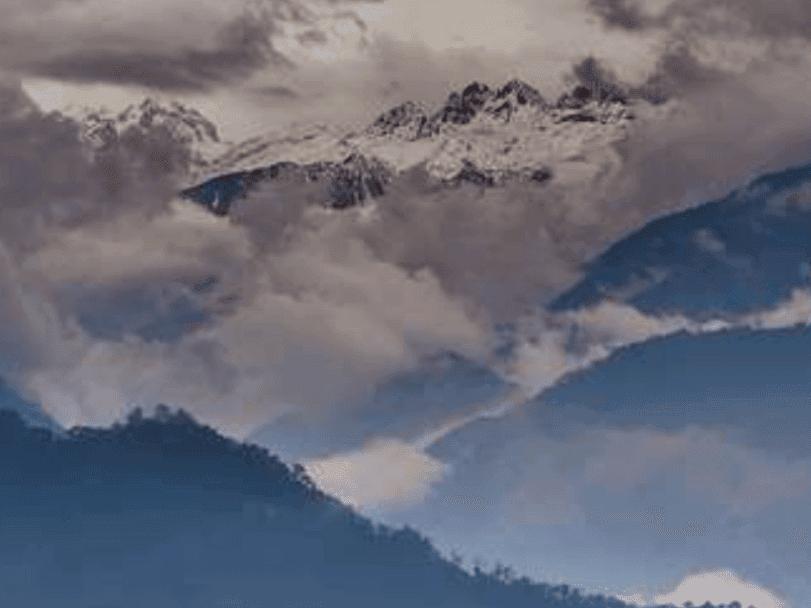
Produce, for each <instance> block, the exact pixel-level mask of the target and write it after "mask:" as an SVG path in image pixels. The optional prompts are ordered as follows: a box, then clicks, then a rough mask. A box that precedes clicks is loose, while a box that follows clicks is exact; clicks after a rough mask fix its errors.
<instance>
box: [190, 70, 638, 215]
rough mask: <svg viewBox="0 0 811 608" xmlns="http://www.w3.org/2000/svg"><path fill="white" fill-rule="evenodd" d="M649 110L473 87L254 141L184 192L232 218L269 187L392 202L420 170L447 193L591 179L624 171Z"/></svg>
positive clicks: (511, 86) (350, 200) (624, 101)
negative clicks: (389, 189) (241, 201)
mask: <svg viewBox="0 0 811 608" xmlns="http://www.w3.org/2000/svg"><path fill="white" fill-rule="evenodd" d="M651 107H652V104H649V103H647V102H644V101H642V100H639V99H633V98H631V97H629V96H627V95H625V94H623V93H622V91H620V90H619V89H618V88H616V87H614V88H610V89H606V88H600V89H599V90H596V89H594V88H588V87H584V86H578V87H575V88H574V89H572V90H571V91H570V92H568V93H566V94H564V95H563V96H562V97H561V98H560V99H559V100H558V101H557V102H556V103H554V104H551V103H548V102H547V101H546V100H545V99H544V98H543V97H542V96H541V95H540V93H539V92H538V91H537V90H535V89H534V88H532V87H531V86H529V85H528V84H526V83H524V82H522V81H520V80H512V81H510V82H508V83H506V84H505V85H503V86H502V87H500V88H497V89H491V88H490V87H488V86H487V85H485V84H480V83H475V82H474V83H472V84H471V85H469V86H467V87H466V88H465V89H464V90H463V91H462V92H461V93H457V92H454V93H452V94H451V95H450V96H449V97H448V99H447V100H446V101H445V103H444V104H442V106H441V107H439V108H431V107H430V106H428V105H427V104H420V103H414V102H407V103H405V104H402V105H400V106H398V107H396V108H392V109H391V110H389V111H388V112H385V113H384V114H382V115H381V116H379V117H378V118H377V119H376V120H375V121H374V122H373V123H372V124H371V125H369V126H368V127H367V128H366V129H364V130H362V131H361V132H359V133H348V134H341V133H339V132H336V131H334V130H332V129H329V128H327V127H323V126H312V127H307V128H304V129H300V130H299V132H297V133H295V132H292V133H289V134H286V135H285V136H277V137H256V138H252V139H250V140H248V141H246V142H242V143H241V144H239V145H237V146H234V147H233V148H231V149H230V150H229V151H228V152H227V153H225V154H224V155H222V156H221V157H219V158H217V159H216V160H214V161H212V162H211V163H210V165H209V168H210V169H211V171H210V172H209V173H208V178H207V179H203V178H202V177H201V176H200V174H194V175H192V176H190V180H193V178H197V177H200V182H198V183H196V184H194V185H193V186H191V187H189V188H187V189H184V190H183V191H182V193H181V195H182V196H183V197H185V198H188V199H191V200H195V201H197V202H199V203H201V204H204V205H206V206H207V207H208V208H209V209H211V210H212V211H214V212H215V213H218V214H223V215H224V214H227V213H228V210H229V209H230V207H231V204H232V203H233V201H235V200H237V199H238V198H239V197H241V196H244V195H245V194H246V193H247V192H249V191H250V190H251V189H252V188H254V187H255V186H256V185H257V184H258V183H259V182H262V181H265V180H276V181H279V182H283V183H289V182H293V183H319V184H322V185H323V187H322V189H321V196H320V197H319V200H318V202H320V203H321V204H322V205H325V206H327V207H333V208H338V209H343V208H347V207H352V206H355V205H359V204H364V203H368V202H369V201H370V200H373V199H375V198H377V197H380V196H382V195H384V194H385V193H386V186H387V184H388V183H389V182H390V181H391V180H392V179H394V178H395V177H396V176H398V175H401V174H403V173H405V172H407V171H409V170H412V169H414V168H415V167H420V168H423V169H424V170H425V171H426V172H427V177H428V178H429V180H431V181H432V182H436V184H435V185H436V187H442V188H455V187H459V186H460V185H461V184H463V183H472V184H475V185H478V186H482V187H500V186H503V185H505V184H506V183H508V182H510V181H513V180H519V181H524V182H530V183H535V184H545V183H547V182H550V180H551V181H556V182H559V183H566V182H568V181H571V180H584V179H586V180H587V179H591V178H592V177H594V176H596V175H597V174H599V173H601V172H602V173H604V172H605V171H606V170H611V169H616V168H617V167H618V166H619V164H620V163H621V159H620V158H619V155H618V153H617V152H616V150H614V149H613V147H612V144H614V143H616V142H618V141H620V140H622V139H624V138H626V137H627V136H628V134H629V132H630V129H631V128H632V125H633V119H634V118H635V117H636V114H637V113H639V112H642V113H643V114H644V113H645V112H648V113H650V110H651Z"/></svg>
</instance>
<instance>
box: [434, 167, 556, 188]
mask: <svg viewBox="0 0 811 608" xmlns="http://www.w3.org/2000/svg"><path fill="white" fill-rule="evenodd" d="M551 178H552V171H551V170H550V169H549V168H547V167H544V168H542V169H535V170H527V171H520V172H518V171H492V170H489V169H479V168H478V167H476V165H474V164H473V163H471V162H469V161H464V167H463V168H462V170H461V171H459V173H457V174H456V175H455V176H453V177H452V178H451V179H448V180H444V181H443V185H444V186H445V187H446V188H458V187H460V186H461V185H462V184H472V185H474V186H480V187H482V188H498V187H501V186H504V185H505V184H506V183H507V182H509V181H511V180H519V181H533V182H536V183H539V184H542V183H544V182H546V181H548V180H550V179H551Z"/></svg>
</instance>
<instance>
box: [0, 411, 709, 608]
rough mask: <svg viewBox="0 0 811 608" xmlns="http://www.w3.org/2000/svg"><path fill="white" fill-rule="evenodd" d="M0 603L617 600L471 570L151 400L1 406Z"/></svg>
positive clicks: (590, 603)
mask: <svg viewBox="0 0 811 608" xmlns="http://www.w3.org/2000/svg"><path fill="white" fill-rule="evenodd" d="M0 606H3V607H26V608H39V607H49V608H50V607H56V606H58V607H60V608H80V607H81V608H112V607H121V608H123V607H132V608H136V607H137V608H147V607H148V608H177V607H183V608H202V607H209V606H211V607H215V606H229V607H240V608H241V607H245V608H247V607H252V608H254V607H255V608H259V607H265V606H267V607H274V608H275V607H279V608H285V607H290V608H293V607H301V606H308V607H317V606H321V607H324V608H328V607H329V608H332V607H342V606H350V607H352V608H361V607H366V606H368V607H370V608H371V607H372V606H374V607H379V606H387V607H389V606H392V607H403V608H405V607H407V606H408V607H413V606H505V607H507V606H509V607H512V606H521V607H524V606H527V607H529V606H533V607H543V606H572V607H574V606H578V607H583V608H585V607H589V608H606V607H609V606H610V607H616V608H621V607H623V606H626V604H624V603H623V602H621V601H619V600H616V599H606V598H603V597H601V596H591V597H584V596H582V595H581V594H580V593H579V592H578V591H577V590H575V589H571V588H569V587H568V586H567V585H558V586H554V587H553V586H549V585H546V584H536V583H533V582H531V581H530V580H528V579H526V578H521V579H517V580H516V579H515V578H514V577H513V576H512V575H511V573H510V571H509V569H505V568H502V567H498V568H497V569H496V570H495V571H494V572H491V573H485V572H483V571H481V570H480V569H478V568H477V569H476V571H475V573H474V574H473V575H471V574H468V573H467V572H465V571H464V570H462V569H461V568H460V567H459V566H458V565H456V564H453V563H451V562H448V561H447V560H444V559H443V558H442V557H440V555H439V554H438V553H437V552H436V550H434V548H433V547H432V546H431V544H430V543H429V542H428V541H427V540H426V539H424V538H423V537H421V536H420V535H419V534H418V533H417V532H415V531H413V530H411V529H409V528H405V529H403V530H399V531H397V530H392V529H390V528H387V527H385V526H375V525H374V524H372V523H371V522H370V521H369V520H367V519H365V518H363V517H361V516H359V515H358V514H356V513H354V512H353V511H352V510H351V509H349V508H348V507H346V506H344V505H341V504H340V503H339V502H338V501H337V500H335V499H333V498H332V497H330V496H327V495H325V494H324V493H323V492H321V491H320V490H319V489H318V488H317V487H316V486H315V485H314V484H313V483H312V481H311V480H309V479H308V478H307V476H306V475H305V473H304V470H303V469H302V468H301V467H300V466H294V467H293V468H292V469H291V468H289V467H287V466H286V465H285V464H284V463H282V462H281V461H280V460H279V459H278V458H276V457H275V456H272V455H270V454H269V453H268V452H267V451H266V450H264V449H261V448H259V447H257V446H254V445H246V444H241V443H238V442H235V441H232V440H229V439H226V438H224V437H222V436H220V435H219V434H217V432H216V431H214V430H213V429H211V428H209V427H206V426H202V425H200V424H198V423H196V422H195V421H194V420H193V419H192V418H191V417H189V416H188V415H187V414H186V413H184V412H183V411H182V410H178V411H177V412H176V413H174V414H171V413H170V412H169V409H168V408H166V407H165V406H159V407H158V408H156V411H155V417H154V418H144V417H143V416H142V414H141V412H140V410H136V411H135V412H134V413H133V415H131V416H130V418H129V420H128V422H127V424H126V425H120V424H117V425H114V426H113V427H112V428H109V429H93V428H83V427H82V428H80V427H77V428H74V429H71V430H70V431H69V434H68V436H67V437H64V438H60V437H55V436H54V435H53V434H52V433H51V432H50V431H48V430H43V429H32V428H29V427H27V426H26V425H25V423H24V422H23V421H22V419H21V418H20V416H19V415H18V414H17V413H16V412H15V411H10V410H0ZM706 606H710V604H707V605H706Z"/></svg>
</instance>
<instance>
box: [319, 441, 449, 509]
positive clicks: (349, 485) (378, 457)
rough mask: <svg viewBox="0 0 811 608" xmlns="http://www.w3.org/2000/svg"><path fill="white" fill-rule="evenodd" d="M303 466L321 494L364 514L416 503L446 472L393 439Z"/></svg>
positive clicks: (430, 458)
mask: <svg viewBox="0 0 811 608" xmlns="http://www.w3.org/2000/svg"><path fill="white" fill-rule="evenodd" d="M305 466H306V470H307V474H308V475H309V476H310V477H311V478H312V479H313V481H315V482H316V484H318V486H319V487H320V488H322V489H323V490H324V491H325V492H327V493H328V494H331V495H333V496H335V497H336V498H338V499H340V500H341V502H343V503H345V504H348V505H350V506H352V507H354V508H356V509H359V510H361V511H362V512H364V513H369V512H372V511H374V510H376V509H380V508H382V509H384V510H387V509H392V508H393V509H395V510H397V509H402V508H405V507H408V506H410V505H412V504H415V503H420V502H422V501H423V500H424V499H425V497H426V496H427V495H428V493H429V492H430V490H431V486H432V485H433V484H436V483H439V482H441V481H442V479H443V478H444V476H445V472H446V467H445V465H443V464H442V463H441V462H438V461H437V460H436V459H434V458H432V457H430V456H428V455H426V454H424V453H422V452H421V451H420V450H418V449H415V448H414V446H412V445H409V444H408V443H405V442H403V441H401V440H398V439H396V438H388V439H383V438H377V439H375V440H374V441H373V442H371V443H370V444H369V445H368V446H366V447H365V448H364V449H363V450H358V451H356V452H352V453H349V454H335V455H333V456H330V457H329V458H325V459H321V460H310V461H307V462H306V463H305Z"/></svg>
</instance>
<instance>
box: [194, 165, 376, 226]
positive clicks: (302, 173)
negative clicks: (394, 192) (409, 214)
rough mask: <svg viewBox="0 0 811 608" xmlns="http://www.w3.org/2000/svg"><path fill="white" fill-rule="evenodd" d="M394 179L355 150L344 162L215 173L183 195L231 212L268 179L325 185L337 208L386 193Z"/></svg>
mask: <svg viewBox="0 0 811 608" xmlns="http://www.w3.org/2000/svg"><path fill="white" fill-rule="evenodd" d="M390 180H391V174H390V172H389V171H388V170H387V169H386V168H385V167H384V166H383V165H382V164H380V163H379V162H376V161H374V160H372V161H369V160H367V159H366V158H364V157H363V156H360V155H357V154H353V155H351V156H348V157H347V158H346V159H344V161H343V162H341V163H334V162H323V163H310V164H304V165H302V164H298V163H292V162H278V163H274V164H272V165H270V166H268V167H264V168H259V169H253V170H251V171H237V172H233V173H228V174H225V175H219V176H217V177H213V178H211V179H209V180H207V181H206V182H204V183H202V184H200V185H199V186H194V187H192V188H187V189H185V190H183V191H182V192H181V193H180V195H181V196H182V197H183V198H186V199H189V200H193V201H196V202H198V203H201V204H203V205H205V206H206V207H207V208H208V209H210V210H211V211H212V212H213V213H216V214H217V215H227V214H228V212H229V210H230V209H231V206H232V205H233V203H234V201H236V200H237V199H239V198H243V197H245V196H247V195H248V194H249V193H250V192H251V191H252V190H254V189H255V188H256V187H257V186H258V184H260V183H261V182H264V181H279V182H293V183H299V184H306V183H313V182H315V183H321V184H323V185H324V188H323V198H322V200H321V203H322V204H323V205H324V206H326V207H331V208H333V209H345V208H347V207H354V206H357V205H362V204H363V203H364V202H365V201H367V200H369V199H370V198H375V197H379V196H382V195H383V194H384V193H385V187H386V185H387V184H388V183H389V181H390Z"/></svg>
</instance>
